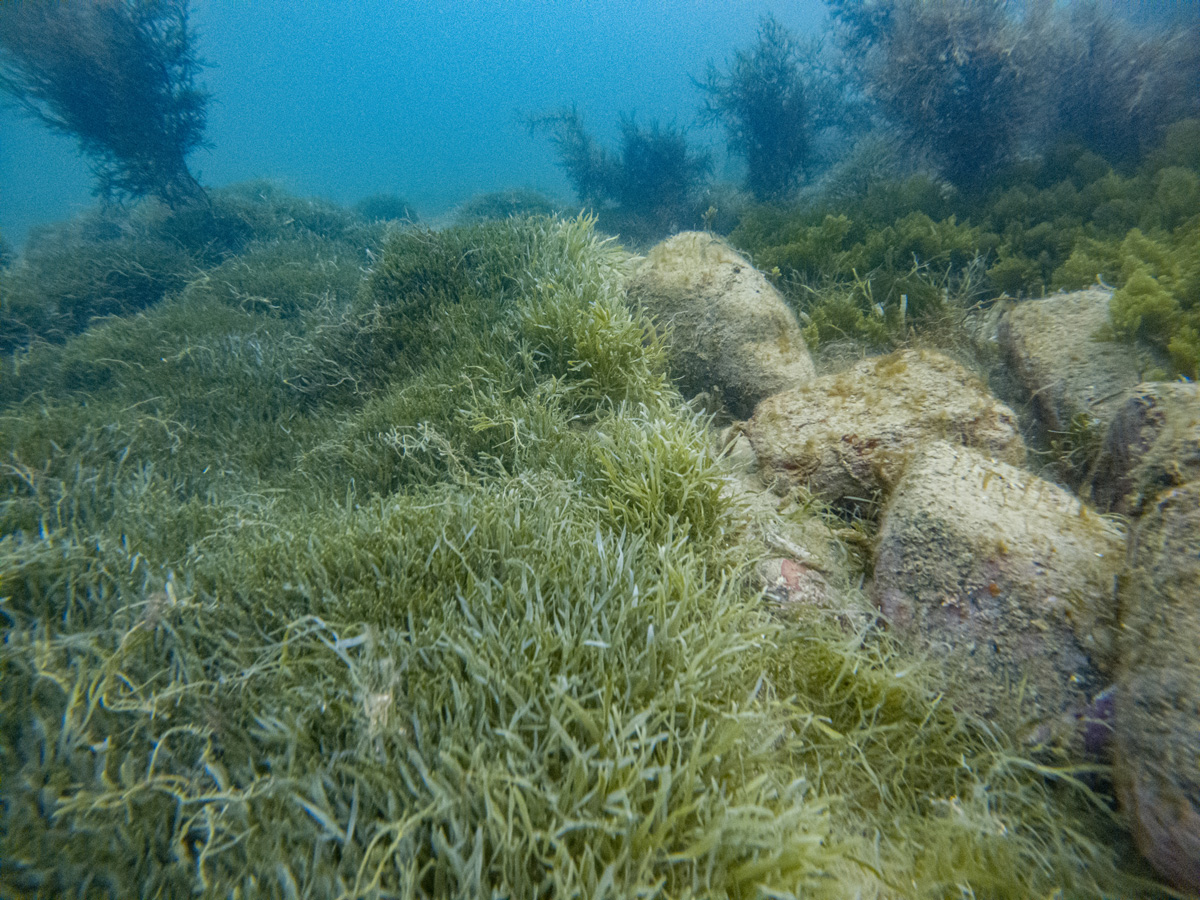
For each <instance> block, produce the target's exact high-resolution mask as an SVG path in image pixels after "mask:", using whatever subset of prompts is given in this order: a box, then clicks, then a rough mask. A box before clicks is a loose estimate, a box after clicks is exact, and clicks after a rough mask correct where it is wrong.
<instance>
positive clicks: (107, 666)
mask: <svg viewBox="0 0 1200 900" xmlns="http://www.w3.org/2000/svg"><path fill="white" fill-rule="evenodd" d="M238 196H239V197H240V198H241V199H240V200H239V202H242V203H245V204H247V206H246V207H245V208H244V209H243V211H244V212H246V211H248V210H253V211H254V212H255V213H256V215H257V216H258V217H259V219H258V220H259V221H261V222H288V224H287V225H286V226H281V229H282V230H281V233H275V234H274V235H273V236H271V237H270V238H268V239H263V236H264V235H265V234H266V231H265V230H264V231H262V232H260V237H259V239H258V240H257V241H256V240H250V241H248V242H247V243H246V244H245V245H244V246H242V247H241V248H240V249H239V250H238V251H237V252H234V253H228V254H226V256H225V258H224V259H223V261H221V262H219V263H218V264H216V265H211V266H209V267H208V268H204V269H199V270H198V271H194V272H193V273H192V274H191V275H189V276H188V277H187V278H186V283H185V284H184V285H183V286H182V287H181V288H180V289H179V290H178V291H175V292H172V293H170V294H169V295H168V296H167V297H166V299H164V300H162V301H161V302H158V303H156V304H154V305H151V306H148V307H146V308H145V309H142V310H140V311H125V312H124V314H122V315H119V316H115V315H114V316H110V317H107V318H103V319H100V320H93V321H91V323H90V327H88V328H87V329H86V330H85V331H83V332H81V333H78V334H74V335H71V336H64V337H63V339H62V340H61V341H59V342H50V341H45V340H40V341H35V342H34V343H32V344H30V345H29V346H28V347H26V348H24V349H21V350H19V351H17V352H15V353H10V354H9V355H7V356H6V357H5V368H4V371H3V382H2V388H0V390H2V399H3V409H2V411H0V444H2V446H0V453H2V457H3V465H2V469H0V479H2V481H0V484H2V489H3V495H2V500H0V525H2V528H0V533H2V534H3V537H2V538H0V598H2V599H0V615H2V616H3V622H4V626H3V627H4V643H3V647H2V648H0V800H2V813H0V814H2V816H3V829H2V833H3V837H2V838H0V847H2V850H0V859H2V862H0V884H2V885H3V893H4V894H5V895H6V896H14V897H38V896H56V897H65V896H77V897H129V896H143V897H155V896H159V897H176V896H184V895H196V896H206V897H246V898H250V897H279V898H294V897H304V898H309V897H311V898H317V897H347V898H350V897H355V898H358V897H362V898H368V897H449V896H461V897H477V896H490V897H511V898H517V897H522V898H526V897H547V898H549V897H554V898H561V897H570V896H574V897H633V896H644V897H652V896H657V897H673V898H674V897H696V898H701V897H704V898H708V897H745V898H748V897H824V896H828V897H848V896H862V897H967V896H972V897H997V898H999V897H1011V898H1018V897H1019V898H1027V897H1052V896H1064V897H1065V896H1070V897H1099V896H1133V895H1135V894H1137V893H1140V892H1141V891H1142V890H1145V891H1147V892H1150V893H1152V892H1153V888H1152V886H1151V884H1152V883H1151V881H1150V880H1149V878H1148V875H1147V873H1146V870H1145V869H1144V868H1141V867H1140V864H1139V863H1137V862H1136V856H1135V854H1133V852H1132V851H1131V850H1130V849H1129V845H1128V838H1127V837H1126V836H1125V834H1124V832H1123V831H1122V829H1121V827H1120V824H1119V822H1118V820H1117V819H1116V817H1115V814H1114V813H1113V812H1112V811H1111V808H1110V802H1111V801H1110V800H1109V799H1108V798H1107V796H1106V794H1105V787H1104V779H1103V772H1096V771H1091V770H1081V769H1078V768H1070V767H1065V766H1064V765H1063V764H1062V761H1061V760H1057V759H1055V758H1054V757H1053V756H1052V755H1050V754H1047V753H1045V752H1042V751H1039V749H1038V748H1029V747H1021V746H1016V745H1015V744H1014V743H1013V741H1012V740H1011V739H1010V738H1008V737H1006V736H1005V735H1004V734H1001V733H998V732H997V731H995V730H994V729H992V728H990V727H989V725H988V723H987V722H982V721H977V720H972V719H970V718H968V717H966V716H964V715H961V714H959V713H957V712H956V711H955V710H954V709H953V708H951V706H950V705H949V704H948V703H946V702H944V701H943V699H942V696H941V694H940V691H939V687H938V681H937V676H936V663H935V661H930V660H919V659H912V658H909V657H907V656H906V655H904V654H903V653H902V652H901V651H900V650H899V649H898V648H897V647H895V646H894V645H893V643H892V641H891V639H890V638H889V637H888V635H887V634H886V633H884V632H883V631H881V630H879V629H877V628H875V627H873V626H870V627H863V628H859V629H857V630H848V629H847V628H846V627H845V626H844V623H839V622H838V621H837V620H836V619H835V618H831V617H829V616H827V615H821V614H819V613H813V614H812V615H801V616H799V617H793V618H789V619H786V620H785V619H780V618H778V617H773V616H772V615H770V614H769V613H768V611H767V609H766V605H765V604H764V603H763V600H762V597H761V594H760V591H759V589H758V588H757V587H755V582H754V581H753V580H752V579H751V577H750V570H751V567H752V565H753V563H754V562H755V561H756V560H757V559H758V558H759V557H761V555H762V554H763V553H764V552H765V551H764V550H763V549H762V548H761V546H759V545H758V544H756V543H755V541H754V540H753V537H752V534H753V532H752V529H751V528H750V513H749V512H748V510H746V509H744V508H743V507H742V506H741V505H740V504H739V502H738V501H737V500H736V499H734V495H731V494H730V492H728V491H726V490H725V482H726V467H725V463H724V462H723V461H722V460H720V459H719V458H718V457H717V456H716V455H715V454H714V452H713V450H712V441H711V437H710V434H709V430H708V424H709V423H708V420H707V419H706V418H705V417H704V416H702V415H700V414H699V413H697V412H695V411H694V410H693V409H692V408H690V407H689V406H687V405H685V404H684V403H683V402H682V401H681V399H680V397H679V395H678V394H677V392H676V391H675V389H674V388H673V387H672V384H671V382H670V380H669V379H668V377H667V373H666V365H665V351H664V348H663V347H662V345H661V344H660V343H659V339H658V338H657V337H656V336H655V332H654V330H653V329H652V328H651V327H650V323H649V322H647V321H646V320H644V319H643V318H642V317H641V315H640V314H639V313H636V312H631V311H630V310H629V309H627V307H626V305H625V303H624V297H623V284H624V280H625V278H626V273H627V271H628V268H629V260H630V257H629V254H628V253H626V252H625V251H623V250H622V249H621V248H620V247H619V246H618V245H617V244H616V243H615V242H614V241H613V240H612V239H610V238H605V237H603V236H602V235H601V234H599V233H597V231H596V230H595V224H594V222H593V221H592V220H591V219H588V218H586V217H584V218H570V219H554V218H528V219H519V218H515V219H508V220H505V221H488V222H481V223H477V224H471V225H464V226H459V227H454V228H448V229H445V230H442V231H431V230H426V229H423V228H419V227H415V226H403V227H401V226H398V225H395V224H392V225H377V226H367V225H355V226H354V228H351V229H349V230H348V229H347V227H345V226H346V222H347V221H348V220H349V214H346V216H347V218H346V219H345V220H343V219H342V218H339V217H337V216H334V217H327V216H322V217H321V219H320V223H318V224H312V227H301V225H302V224H303V222H304V221H305V220H302V219H301V218H300V217H298V216H294V215H287V216H278V206H279V205H280V203H286V204H291V205H295V206H296V207H297V208H298V209H300V210H301V211H302V208H303V207H304V203H303V202H302V201H296V200H294V199H293V198H283V197H281V196H280V195H269V194H266V193H260V194H259V195H258V199H257V200H253V201H251V200H247V199H246V196H248V195H247V194H245V193H242V194H239V195H238ZM313 209H315V210H316V211H317V212H322V213H324V212H327V211H328V210H326V209H325V208H324V207H320V208H318V207H313ZM246 218H248V219H253V217H249V216H247V217H246ZM289 220H290V221H289ZM239 221H243V220H239ZM307 221H309V222H310V224H311V223H312V219H311V217H310V219H309V220H307ZM130 227H132V226H130ZM262 228H263V229H266V228H267V226H265V225H264V226H262ZM127 230H128V229H127ZM139 239H140V238H139V237H138V236H137V235H134V236H133V237H130V236H129V235H128V234H125V235H124V236H122V237H120V238H119V240H121V241H136V240H139ZM100 249H101V250H103V252H105V253H107V252H109V251H110V250H111V249H112V248H111V247H107V248H104V247H101V248H100ZM83 264H84V263H83V262H81V263H80V265H83ZM27 265H29V264H27ZM4 277H5V281H6V284H10V285H18V284H21V283H22V282H21V281H20V279H22V278H28V277H32V276H31V275H30V272H29V270H28V269H25V270H23V274H20V275H19V277H14V276H12V275H8V274H6V275H5V276H4ZM9 278H13V280H12V281H9V280H8V279H9ZM10 296H12V295H10ZM48 306H49V304H48ZM50 308H51V309H62V306H61V305H60V306H57V307H50ZM802 514H803V515H813V516H816V515H820V512H819V510H817V509H815V508H812V507H810V508H807V509H806V511H805V512H803V513H802ZM844 589H845V590H846V591H853V590H854V589H855V587H854V585H852V584H847V585H845V586H844ZM1147 895H1149V893H1148V894H1147Z"/></svg>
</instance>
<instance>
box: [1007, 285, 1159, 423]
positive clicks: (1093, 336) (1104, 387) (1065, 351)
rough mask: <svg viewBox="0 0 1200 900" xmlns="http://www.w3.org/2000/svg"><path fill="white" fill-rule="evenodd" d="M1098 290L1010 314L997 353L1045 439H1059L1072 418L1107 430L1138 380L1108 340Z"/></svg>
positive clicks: (1105, 307) (1132, 359)
mask: <svg viewBox="0 0 1200 900" xmlns="http://www.w3.org/2000/svg"><path fill="white" fill-rule="evenodd" d="M1110 299H1111V294H1110V293H1109V292H1108V291H1103V290H1087V291H1075V292H1073V293H1069V294H1058V295H1055V296H1053V297H1047V298H1045V299H1043V300H1030V301H1028V302H1025V303H1020V304H1017V305H1016V306H1014V307H1013V308H1012V309H1011V310H1009V312H1008V313H1007V314H1006V315H1005V316H1004V318H1003V319H1002V320H1001V322H1000V332H999V334H1000V345H1001V348H1002V350H1003V352H1004V355H1005V357H1006V358H1007V359H1008V362H1009V365H1010V366H1011V368H1012V370H1013V373H1014V374H1015V375H1016V378H1017V381H1018V382H1019V383H1020V385H1021V387H1022V388H1023V389H1024V390H1025V391H1027V392H1028V393H1029V395H1030V397H1031V398H1032V400H1033V404H1034V409H1035V410H1036V411H1037V415H1038V418H1039V420H1040V422H1041V424H1042V425H1043V427H1044V428H1046V429H1047V430H1048V431H1051V432H1060V433H1066V432H1068V431H1069V430H1070V428H1071V420H1072V419H1074V418H1075V417H1076V416H1077V415H1079V414H1080V413H1084V414H1087V415H1088V416H1091V417H1092V418H1094V419H1096V420H1098V421H1099V422H1100V423H1103V424H1107V423H1108V422H1109V421H1110V420H1111V419H1112V417H1113V416H1114V415H1115V414H1116V411H1117V410H1118V409H1120V407H1121V404H1122V403H1124V402H1125V398H1126V396H1127V395H1128V392H1129V391H1131V390H1132V389H1133V388H1134V387H1135V386H1136V385H1137V384H1138V383H1139V382H1140V381H1141V380H1142V362H1141V360H1140V359H1139V356H1138V352H1137V350H1135V349H1134V348H1133V347H1131V346H1129V345H1127V344H1120V343H1115V342H1113V341H1111V340H1104V339H1103V336H1104V335H1105V334H1106V333H1111V326H1110V323H1109V300H1110Z"/></svg>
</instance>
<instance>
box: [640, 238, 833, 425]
mask: <svg viewBox="0 0 1200 900" xmlns="http://www.w3.org/2000/svg"><path fill="white" fill-rule="evenodd" d="M628 296H629V300H630V302H631V303H634V304H637V305H639V306H641V307H642V308H643V309H645V310H646V311H647V312H648V313H649V314H650V315H651V316H652V317H653V319H654V321H655V322H656V323H658V325H659V326H660V327H662V328H663V330H664V332H665V333H666V334H667V337H668V344H669V346H670V349H671V367H672V374H673V375H674V376H675V377H676V378H677V379H678V382H679V386H680V389H681V390H682V391H683V393H684V395H685V396H688V397H691V396H694V395H696V394H699V393H702V392H709V393H719V395H720V398H721V400H722V401H723V403H724V404H725V406H726V407H727V408H728V409H729V411H730V412H731V413H732V414H733V415H734V416H735V417H737V418H742V419H744V418H746V417H747V416H749V415H750V413H751V412H753V411H754V407H755V405H756V404H757V403H758V402H759V401H760V400H761V399H763V398H764V397H768V396H770V395H771V394H774V393H776V392H777V391H781V390H784V389H785V388H789V387H792V386H794V385H797V384H802V383H803V382H805V381H807V380H808V379H810V378H812V377H813V374H814V369H813V363H812V357H811V356H810V355H809V353H808V347H807V346H806V345H805V343H804V335H803V334H801V332H800V325H799V323H798V322H797V321H796V317H795V316H794V315H793V314H792V312H791V310H790V309H788V307H787V305H786V304H785V303H784V302H783V297H782V296H780V294H779V292H778V291H777V290H775V288H774V287H772V286H771V284H770V282H768V281H767V280H766V278H764V277H763V275H762V273H761V272H759V271H758V270H757V269H755V268H754V267H753V266H752V265H750V263H749V262H748V261H747V260H746V259H745V258H744V257H742V256H739V255H738V254H737V253H736V252H735V251H734V250H733V249H732V248H731V247H730V246H729V245H728V244H726V243H725V242H724V241H722V240H720V239H719V238H717V237H714V236H713V235H711V234H707V233H705V232H698V231H685V232H682V233H680V234H677V235H675V236H674V237H672V238H670V239H668V240H666V241H663V242H662V243H660V244H657V245H656V246H655V247H653V248H652V249H651V250H650V252H649V254H647V256H646V259H645V261H644V262H643V263H642V264H641V265H640V266H639V267H638V270H637V272H636V273H635V274H634V276H633V279H632V280H631V282H630V284H629V287H628Z"/></svg>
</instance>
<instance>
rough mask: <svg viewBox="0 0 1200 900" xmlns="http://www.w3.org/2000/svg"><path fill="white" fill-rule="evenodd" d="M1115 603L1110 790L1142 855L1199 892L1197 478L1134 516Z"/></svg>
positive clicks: (1199, 577) (1199, 498)
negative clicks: (1118, 608) (1118, 618)
mask: <svg viewBox="0 0 1200 900" xmlns="http://www.w3.org/2000/svg"><path fill="white" fill-rule="evenodd" d="M1120 604H1121V623H1120V624H1121V631H1120V634H1121V644H1120V653H1121V660H1120V667H1119V680H1118V687H1117V705H1116V719H1115V727H1116V747H1117V753H1116V769H1115V780H1116V783H1117V792H1118V796H1119V797H1120V799H1121V806H1122V808H1123V809H1124V811H1125V814H1126V815H1127V816H1128V817H1129V819H1130V820H1131V823H1132V826H1133V831H1134V837H1135V838H1136V839H1137V842H1138V846H1139V847H1140V848H1141V850H1142V853H1143V854H1144V855H1145V856H1146V858H1147V859H1149V860H1150V862H1152V863H1153V864H1154V866H1155V867H1156V868H1157V869H1158V871H1159V872H1160V873H1161V874H1162V875H1163V876H1164V877H1165V878H1167V879H1168V880H1169V881H1171V882H1172V883H1173V884H1175V885H1176V886H1177V887H1180V888H1183V889H1186V890H1190V891H1194V892H1200V658H1198V657H1197V655H1196V646H1197V644H1198V643H1200V481H1193V482H1190V483H1189V484H1186V485H1184V486H1182V487H1178V488H1175V489H1173V490H1170V491H1168V492H1167V493H1166V494H1164V495H1163V496H1162V497H1161V499H1159V501H1158V502H1157V503H1156V504H1155V506H1154V508H1153V509H1152V510H1149V511H1147V513H1146V514H1145V515H1144V516H1143V518H1142V519H1141V521H1140V522H1139V524H1138V527H1137V529H1136V530H1135V531H1134V533H1133V535H1132V538H1131V540H1130V544H1129V568H1128V571H1127V572H1126V574H1125V576H1124V577H1123V578H1122V584H1121V591H1120Z"/></svg>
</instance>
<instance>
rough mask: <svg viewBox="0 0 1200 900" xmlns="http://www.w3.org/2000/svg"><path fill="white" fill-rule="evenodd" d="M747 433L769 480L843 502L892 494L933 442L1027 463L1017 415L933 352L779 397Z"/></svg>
mask: <svg viewBox="0 0 1200 900" xmlns="http://www.w3.org/2000/svg"><path fill="white" fill-rule="evenodd" d="M745 429H746V434H747V436H748V437H749V438H750V443H751V444H752V445H753V447H754V450H755V452H756V453H757V454H758V459H759V462H760V463H761V465H762V468H763V470H764V471H763V477H764V478H765V479H767V480H773V481H775V482H776V483H777V485H778V486H779V487H780V488H783V489H786V488H790V487H792V486H797V485H798V486H803V487H807V488H808V489H809V490H810V491H812V492H813V493H814V494H815V495H816V496H818V497H820V498H821V499H823V500H826V501H828V502H830V503H835V504H839V505H860V504H861V503H862V501H864V500H868V501H869V500H871V499H873V498H874V497H875V496H876V495H877V494H879V493H880V492H883V493H886V492H887V490H888V489H890V487H891V486H892V485H894V484H895V483H896V481H897V479H899V477H900V475H901V474H902V472H903V470H904V466H905V465H906V464H907V462H908V461H909V460H910V459H911V458H912V457H913V456H914V455H915V454H916V453H917V451H918V450H919V449H920V448H921V446H923V445H924V444H926V443H929V442H930V441H935V440H945V441H950V442H952V443H958V444H965V445H968V446H972V447H978V448H979V449H981V450H982V451H984V452H985V453H987V454H989V455H992V456H996V457H998V458H1000V459H1002V460H1004V461H1006V462H1011V463H1020V462H1021V461H1022V460H1024V458H1025V445H1024V443H1023V442H1022V440H1021V435H1020V432H1019V431H1018V428H1017V417H1016V415H1015V414H1014V413H1013V412H1012V410H1010V409H1009V408H1008V407H1007V406H1005V405H1004V404H1003V403H1001V402H1000V401H998V400H996V399H995V398H994V397H992V396H991V395H990V394H989V393H988V392H987V389H986V388H985V386H984V385H983V383H982V382H981V381H980V380H979V379H978V378H976V377H975V376H973V375H972V374H971V373H970V372H968V371H967V370H966V369H965V368H963V367H962V366H961V365H960V364H958V363H957V362H955V361H954V360H952V359H950V358H949V357H946V356H942V355H941V354H938V353H933V352H931V351H925V350H902V351H899V352H897V353H892V354H890V355H888V356H879V357H872V358H870V359H865V360H863V361H862V362H860V363H858V364H856V365H854V366H852V367H850V368H849V369H847V370H845V371H843V372H839V373H838V374H836V375H826V376H823V377H821V378H816V379H814V380H812V381H810V382H808V383H807V384H806V385H803V386H802V387H798V388H793V389H792V390H789V391H784V392H782V393H780V394H776V395H774V396H772V397H770V398H768V399H767V400H764V401H763V402H762V403H761V404H759V406H758V409H757V410H756V411H755V413H754V417H753V418H751V419H750V421H749V422H747V423H746V426H745Z"/></svg>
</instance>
